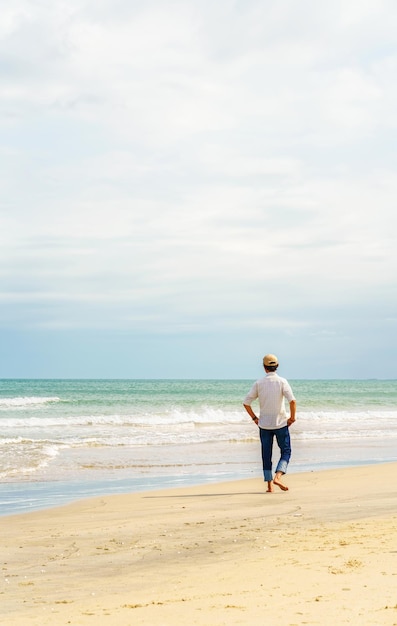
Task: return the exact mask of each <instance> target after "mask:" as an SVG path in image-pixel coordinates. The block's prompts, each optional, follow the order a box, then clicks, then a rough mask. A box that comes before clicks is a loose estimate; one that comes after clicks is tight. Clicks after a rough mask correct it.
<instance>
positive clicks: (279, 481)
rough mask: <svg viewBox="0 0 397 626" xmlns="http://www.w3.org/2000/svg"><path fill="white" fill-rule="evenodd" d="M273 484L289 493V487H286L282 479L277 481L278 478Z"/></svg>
mask: <svg viewBox="0 0 397 626" xmlns="http://www.w3.org/2000/svg"><path fill="white" fill-rule="evenodd" d="M273 482H274V484H275V485H277V487H280V489H281V490H282V491H288V487H287V485H284V484H283V483H282V482H281V480H280V479H278V478H277V479H276V478H275V479H274V480H273Z"/></svg>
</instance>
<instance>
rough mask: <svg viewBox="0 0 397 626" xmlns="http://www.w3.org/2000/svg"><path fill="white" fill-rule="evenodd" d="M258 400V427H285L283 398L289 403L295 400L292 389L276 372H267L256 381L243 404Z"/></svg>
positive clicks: (286, 418)
mask: <svg viewBox="0 0 397 626" xmlns="http://www.w3.org/2000/svg"><path fill="white" fill-rule="evenodd" d="M257 398H258V399H259V408H260V413H259V424H258V425H259V427H260V428H267V429H273V428H282V427H283V426H286V425H287V420H288V417H287V414H286V411H285V404H284V398H286V399H287V400H288V402H291V401H292V400H295V397H294V394H293V392H292V389H291V387H290V385H289V383H288V381H287V380H286V379H285V378H281V376H279V375H278V374H277V373H276V372H268V373H267V374H266V376H265V377H264V378H260V379H259V380H257V381H256V382H255V383H254V384H253V385H252V387H251V390H250V391H249V393H248V394H247V395H246V397H245V400H244V404H247V405H248V406H251V403H252V402H253V401H254V400H256V399H257Z"/></svg>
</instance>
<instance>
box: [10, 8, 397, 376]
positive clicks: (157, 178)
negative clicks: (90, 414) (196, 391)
mask: <svg viewBox="0 0 397 626" xmlns="http://www.w3.org/2000/svg"><path fill="white" fill-rule="evenodd" d="M1 15H2V19H1V22H0V94H1V95H0V133H1V140H0V345H1V357H0V377H1V378H244V379H251V378H255V377H259V376H261V375H262V372H263V370H262V366H261V363H262V357H263V355H264V354H266V353H268V352H272V353H275V354H276V355H277V356H278V357H279V360H280V370H279V371H280V373H281V374H283V375H285V376H287V377H288V378H295V379H296V378H397V359H396V347H397V345H396V344H397V340H396V337H397V332H396V323H397V311H396V304H397V293H396V275H397V267H396V266H397V263H396V261H397V252H396V222H397V217H396V199H397V169H396V165H397V154H396V139H397V116H396V110H397V80H396V78H397V76H396V75H397V38H396V32H397V11H396V6H395V2H394V0H335V1H334V2H329V1H328V0H327V1H326V0H300V1H299V2H296V0H294V1H292V0H283V1H282V2H280V0H211V1H210V0H181V1H171V0H161V1H160V0H158V1H156V0H37V1H36V2H32V1H31V0H12V1H11V0H2V2H1Z"/></svg>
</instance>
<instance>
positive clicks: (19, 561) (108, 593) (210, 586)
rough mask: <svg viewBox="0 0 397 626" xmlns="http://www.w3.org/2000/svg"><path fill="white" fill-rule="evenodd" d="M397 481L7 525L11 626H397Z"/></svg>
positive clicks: (167, 503)
mask: <svg viewBox="0 0 397 626" xmlns="http://www.w3.org/2000/svg"><path fill="white" fill-rule="evenodd" d="M396 471H397V463H395V462H393V463H379V464H376V465H370V466H356V467H349V468H343V469H331V470H322V471H320V472H309V473H295V474H288V477H287V478H286V483H287V484H288V486H289V488H290V490H289V491H288V492H286V493H284V492H282V491H277V492H275V493H274V494H266V493H265V492H264V484H263V480H262V479H261V478H248V479H243V480H237V481H229V482H221V483H207V484H204V485H203V484H201V485H195V486H189V487H187V486H185V487H179V488H177V489H166V490H165V489H164V490H158V491H150V492H140V493H133V494H123V495H109V496H103V497H95V498H90V499H86V500H82V501H78V502H74V503H73V504H67V505H64V506H61V507H57V508H51V509H46V510H40V511H34V512H30V513H23V514H18V515H13V516H7V517H2V518H0V526H1V535H2V543H3V549H2V553H3V575H4V585H3V589H2V590H1V593H2V594H3V596H2V608H3V615H4V619H5V620H6V622H7V624H9V626H24V625H25V624H26V623H29V624H33V625H34V626H36V625H37V626H38V625H39V624H40V626H42V625H51V626H52V625H53V626H55V625H56V626H62V625H64V624H65V625H66V624H68V623H79V624H83V625H85V624H91V623H92V620H93V619H96V620H97V621H99V623H101V624H106V625H108V626H116V625H117V626H130V624H131V623H134V625H135V624H137V625H140V624H142V625H148V626H149V625H150V626H160V625H161V626H163V625H170V626H171V624H172V625H173V626H182V624H186V622H187V621H188V622H189V623H191V624H197V625H200V626H208V624H211V626H221V625H223V624H246V623H252V624H254V625H256V624H258V626H259V624H264V623H265V624H269V625H270V624H273V623H283V624H287V623H288V624H296V625H298V626H300V625H301V624H302V625H303V624H305V623H317V624H322V626H328V624H329V625H330V626H331V624H335V623H338V624H341V625H342V624H347V623H359V624H360V626H361V625H365V626H367V625H368V626H374V625H378V624H379V625H386V626H393V625H395V624H396V623H397V595H396V592H395V588H396V582H397V550H396V538H397V504H396V503H397V484H396V481H395V480H394V481H393V480H390V475H394V474H395V472H396ZM10 521H12V523H11V524H10ZM264 615H266V619H267V620H268V621H265V622H264V621H263V620H264Z"/></svg>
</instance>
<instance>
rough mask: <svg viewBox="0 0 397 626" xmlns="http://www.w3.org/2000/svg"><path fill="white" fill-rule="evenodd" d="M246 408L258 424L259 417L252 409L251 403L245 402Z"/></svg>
mask: <svg viewBox="0 0 397 626" xmlns="http://www.w3.org/2000/svg"><path fill="white" fill-rule="evenodd" d="M244 408H245V410H246V411H247V413H248V415H249V416H250V417H251V418H252V419H253V421H254V422H255V424H257V423H258V422H259V418H258V417H257V416H256V415H255V413H254V412H253V410H252V409H251V407H250V405H249V404H244Z"/></svg>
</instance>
